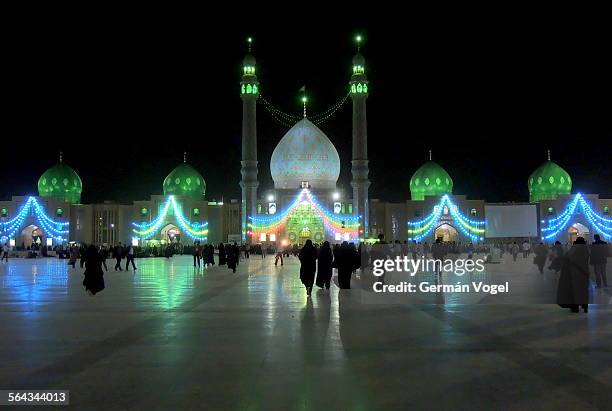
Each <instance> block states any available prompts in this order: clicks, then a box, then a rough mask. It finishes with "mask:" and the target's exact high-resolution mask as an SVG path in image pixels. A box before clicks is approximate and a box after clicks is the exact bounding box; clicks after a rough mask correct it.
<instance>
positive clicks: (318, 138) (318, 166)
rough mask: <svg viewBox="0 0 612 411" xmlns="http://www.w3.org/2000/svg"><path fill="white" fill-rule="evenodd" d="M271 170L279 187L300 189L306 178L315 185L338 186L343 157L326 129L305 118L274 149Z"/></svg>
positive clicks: (320, 186)
mask: <svg viewBox="0 0 612 411" xmlns="http://www.w3.org/2000/svg"><path fill="white" fill-rule="evenodd" d="M270 172H271V173H272V179H273V180H274V187H275V188H277V189H299V188H300V187H301V183H302V181H308V183H309V184H310V186H311V187H312V188H315V189H317V188H322V189H335V188H336V182H337V181H338V177H339V176H340V157H339V156H338V152H337V151H336V147H334V145H333V144H332V142H331V141H329V138H327V136H326V135H325V133H323V132H322V131H321V129H319V128H318V127H317V126H315V125H314V124H313V123H312V122H310V120H308V119H306V118H304V119H302V120H300V121H298V122H297V124H295V125H294V126H293V127H291V129H290V130H289V131H288V132H287V134H285V136H284V137H283V138H282V139H281V141H280V142H279V143H278V145H277V146H276V148H275V149H274V152H273V153H272V159H271V161H270Z"/></svg>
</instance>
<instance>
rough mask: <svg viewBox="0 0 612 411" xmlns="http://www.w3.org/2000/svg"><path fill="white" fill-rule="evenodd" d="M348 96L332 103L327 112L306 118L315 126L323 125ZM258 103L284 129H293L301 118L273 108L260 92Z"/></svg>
mask: <svg viewBox="0 0 612 411" xmlns="http://www.w3.org/2000/svg"><path fill="white" fill-rule="evenodd" d="M349 95H350V93H347V94H345V95H344V96H343V97H341V98H340V99H339V100H338V101H337V102H336V103H334V104H333V105H332V106H331V107H330V108H328V109H327V110H325V111H323V112H321V113H318V114H315V115H313V116H308V119H309V120H310V121H311V122H312V123H314V124H316V125H320V124H322V123H324V122H325V121H327V120H329V119H330V118H331V117H332V116H333V115H334V114H335V113H336V111H338V110H339V109H340V108H341V107H342V106H343V105H344V103H346V101H347V100H348V97H349ZM258 101H261V102H262V104H263V106H264V108H265V109H266V110H267V111H268V112H269V113H270V115H271V116H272V118H274V119H275V120H276V121H278V122H279V123H280V124H282V125H283V126H285V127H293V125H294V124H295V123H297V122H298V121H300V120H301V119H302V118H303V116H299V115H296V114H291V113H287V112H284V111H282V110H280V109H279V108H277V107H276V106H274V105H273V104H272V103H270V102H269V101H268V100H266V98H265V97H264V96H263V95H261V92H260V95H259V99H258Z"/></svg>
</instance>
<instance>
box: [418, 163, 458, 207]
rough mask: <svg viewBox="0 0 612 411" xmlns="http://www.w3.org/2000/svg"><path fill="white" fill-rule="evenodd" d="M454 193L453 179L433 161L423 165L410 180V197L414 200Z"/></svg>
mask: <svg viewBox="0 0 612 411" xmlns="http://www.w3.org/2000/svg"><path fill="white" fill-rule="evenodd" d="M452 192H453V179H452V178H451V177H450V175H449V174H448V173H447V172H446V170H445V169H444V168H442V166H440V165H439V164H438V163H436V162H434V161H431V160H430V161H428V162H427V163H425V164H423V165H422V166H421V167H420V168H419V169H418V170H417V171H416V172H415V173H414V174H413V175H412V178H411V179H410V195H411V198H412V199H413V200H424V199H425V196H441V195H444V194H452Z"/></svg>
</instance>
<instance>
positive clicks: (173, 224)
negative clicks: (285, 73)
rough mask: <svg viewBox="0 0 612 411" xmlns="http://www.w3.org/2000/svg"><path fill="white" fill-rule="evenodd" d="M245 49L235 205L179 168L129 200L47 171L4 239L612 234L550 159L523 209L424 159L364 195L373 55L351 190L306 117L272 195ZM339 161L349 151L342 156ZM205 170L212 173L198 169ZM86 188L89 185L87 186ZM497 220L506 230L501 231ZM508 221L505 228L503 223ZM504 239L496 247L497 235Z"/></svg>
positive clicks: (604, 202)
mask: <svg viewBox="0 0 612 411" xmlns="http://www.w3.org/2000/svg"><path fill="white" fill-rule="evenodd" d="M256 72H257V64H256V60H255V57H254V56H253V55H252V54H251V52H250V50H249V53H248V54H247V56H246V57H245V59H244V60H243V75H242V79H241V82H240V97H241V99H242V102H243V115H242V159H241V163H240V171H241V181H240V183H239V184H240V187H241V191H242V195H241V198H240V199H235V200H230V201H228V202H216V201H208V200H206V181H205V179H204V176H203V174H201V173H200V171H199V170H196V169H194V168H193V167H192V166H190V165H189V163H188V161H187V157H186V155H185V157H184V159H183V162H182V163H181V164H179V165H178V166H177V167H176V168H175V169H174V170H172V171H171V172H170V173H169V174H168V176H167V177H166V178H165V179H164V181H163V182H162V184H161V188H162V190H161V191H162V192H163V194H154V195H151V196H150V198H149V199H146V200H142V201H135V202H133V203H131V204H119V203H114V202H104V203H97V204H82V203H81V193H82V190H83V184H84V183H83V182H82V181H81V178H80V177H79V175H78V173H77V172H76V171H75V170H74V169H72V168H71V167H70V166H69V165H68V164H66V163H65V162H64V159H63V158H62V157H61V155H60V159H59V162H58V163H57V164H56V165H54V166H52V167H51V168H49V169H48V170H47V171H45V172H44V173H43V174H42V175H41V177H40V179H39V181H38V195H37V196H27V195H15V196H13V197H12V198H11V199H10V200H4V201H2V200H0V241H2V243H5V242H6V243H10V245H11V246H14V247H18V248H19V247H23V248H27V247H30V246H31V245H32V244H34V243H36V244H40V245H47V246H55V245H59V244H66V243H87V244H90V243H95V244H108V245H115V244H118V243H119V242H122V243H123V244H126V243H131V244H134V245H157V244H168V243H182V244H191V243H193V242H194V241H201V242H212V243H219V242H234V241H236V242H248V243H262V244H268V245H276V246H278V245H285V244H303V243H304V242H305V241H307V240H312V241H313V242H315V243H321V242H323V241H326V240H327V241H330V242H332V243H337V242H341V241H353V242H357V241H363V240H370V239H376V238H378V237H379V236H380V235H383V236H384V238H385V239H386V240H388V241H389V240H390V241H396V240H398V241H402V242H403V241H417V242H425V241H428V242H432V241H435V240H436V239H438V238H439V239H441V240H443V241H460V242H474V243H478V242H486V241H493V240H492V239H490V238H489V237H488V236H487V209H488V207H489V206H492V205H497V206H500V207H511V206H513V205H516V204H524V205H532V206H533V207H534V208H535V210H536V214H537V228H536V229H534V232H533V233H530V235H528V236H520V238H504V239H503V240H504V241H512V240H517V239H520V240H523V239H525V238H527V237H529V238H530V239H531V240H535V241H538V240H542V241H546V242H551V241H555V240H559V241H561V242H569V241H572V240H573V239H575V238H576V237H577V236H584V237H586V238H587V239H589V240H592V238H593V236H594V234H598V233H599V234H600V235H602V238H604V239H608V240H610V239H611V237H610V236H611V235H612V218H611V216H610V207H612V199H602V198H599V195H597V194H582V193H578V192H574V193H572V188H573V183H574V182H573V181H572V179H571V176H570V175H569V173H567V172H566V171H565V170H564V169H563V168H562V167H561V166H559V165H558V164H556V163H554V162H553V161H551V159H550V154H549V156H548V160H547V161H545V162H544V163H543V164H541V165H540V166H539V167H537V168H536V169H535V171H534V172H533V173H532V174H531V175H530V176H529V177H528V180H527V184H526V189H527V190H528V192H529V202H527V203H504V204H489V203H487V202H486V201H485V200H483V199H470V198H468V197H467V196H465V195H463V194H458V193H454V192H453V179H452V176H451V175H450V174H449V173H448V172H447V171H446V170H445V169H444V168H443V166H442V165H440V164H438V163H437V162H435V161H433V156H432V153H431V152H430V154H429V160H428V161H426V162H425V163H423V165H421V166H420V167H419V168H418V169H417V170H415V172H414V174H413V175H412V177H411V179H410V181H407V182H403V183H402V182H399V184H403V186H409V188H410V199H409V200H406V201H405V202H401V203H392V202H387V201H384V200H382V199H376V198H370V196H369V187H370V180H369V160H368V134H367V114H366V113H367V111H366V103H367V98H368V91H369V90H368V87H369V83H368V79H367V76H366V60H365V58H364V56H363V55H362V54H361V53H360V52H359V51H358V52H357V54H356V55H355V57H354V58H353V61H352V71H351V76H350V78H349V81H348V89H349V95H348V97H350V101H351V103H352V136H351V138H352V150H351V181H350V187H345V186H341V185H339V183H338V178H339V176H340V167H341V161H340V153H338V151H337V150H336V148H335V146H334V144H333V142H332V140H331V139H330V138H329V137H328V136H327V135H326V134H325V132H324V131H323V130H322V129H321V128H320V127H319V126H318V125H317V124H315V122H314V121H312V119H311V118H309V117H308V116H306V112H304V117H303V118H301V119H299V120H297V121H295V122H294V124H293V126H291V127H290V128H289V129H288V131H287V132H286V133H285V135H284V136H283V137H282V138H280V140H279V141H278V144H277V145H276V148H275V149H274V151H273V153H272V156H271V158H270V159H269V167H270V168H269V169H270V173H271V175H272V179H273V181H274V187H273V189H271V190H269V189H265V190H264V189H261V188H260V185H259V167H260V163H259V161H258V158H257V142H258V141H257V107H258V105H257V103H258V99H259V98H260V87H261V85H260V83H259V81H258V79H257V75H256ZM342 154H344V153H342ZM202 171H203V172H204V173H206V170H202ZM85 183H86V182H85ZM503 224H504V223H503V221H502V225H503ZM508 224H510V222H508ZM497 240H500V239H499V238H497Z"/></svg>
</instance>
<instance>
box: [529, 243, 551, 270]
mask: <svg viewBox="0 0 612 411" xmlns="http://www.w3.org/2000/svg"><path fill="white" fill-rule="evenodd" d="M533 252H534V253H535V257H534V258H533V263H534V264H535V265H537V266H538V271H540V274H544V265H545V264H546V258H547V257H548V248H547V247H546V246H545V245H544V243H540V244H538V245H537V246H536V247H535V249H534V250H533Z"/></svg>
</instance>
